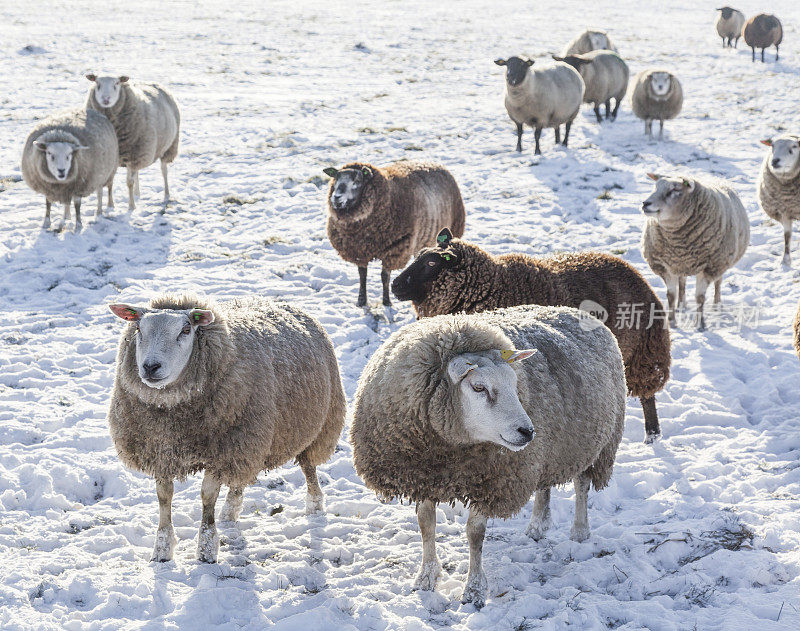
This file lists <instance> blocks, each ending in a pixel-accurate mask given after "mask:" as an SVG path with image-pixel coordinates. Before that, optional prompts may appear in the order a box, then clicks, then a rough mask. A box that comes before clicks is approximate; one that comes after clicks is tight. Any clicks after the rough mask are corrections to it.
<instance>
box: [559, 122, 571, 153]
mask: <svg viewBox="0 0 800 631" xmlns="http://www.w3.org/2000/svg"><path fill="white" fill-rule="evenodd" d="M564 127H565V128H566V131H565V132H564V142H563V143H561V144H563V145H564V146H565V147H566V146H567V143H568V142H569V130H570V129H571V128H572V121H567V124H566V125H564Z"/></svg>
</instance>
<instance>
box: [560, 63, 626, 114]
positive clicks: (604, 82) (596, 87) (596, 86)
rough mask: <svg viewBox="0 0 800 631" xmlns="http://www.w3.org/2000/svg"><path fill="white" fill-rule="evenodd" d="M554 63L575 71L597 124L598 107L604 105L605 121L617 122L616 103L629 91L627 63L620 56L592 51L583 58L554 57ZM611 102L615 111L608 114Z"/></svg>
mask: <svg viewBox="0 0 800 631" xmlns="http://www.w3.org/2000/svg"><path fill="white" fill-rule="evenodd" d="M553 59H555V60H556V61H563V62H564V63H567V64H569V65H570V66H572V67H573V68H575V70H577V71H578V72H579V73H580V75H581V78H582V79H583V83H584V85H585V86H586V89H585V90H584V93H583V102H584V103H591V104H592V105H593V107H594V115H595V116H596V117H597V122H598V123H600V122H602V120H603V119H602V118H600V104H601V103H604V104H605V106H606V118H607V119H608V118H611V120H616V118H617V111H618V110H619V104H620V103H621V102H622V99H623V98H624V97H625V93H626V92H627V91H628V77H629V71H628V64H626V63H625V62H624V61H623V59H622V57H620V56H619V55H618V54H617V53H615V52H612V51H610V50H593V51H592V52H589V53H585V54H582V55H567V56H566V57H556V56H554V57H553ZM612 98H613V99H614V110H613V112H612V111H611V99H612Z"/></svg>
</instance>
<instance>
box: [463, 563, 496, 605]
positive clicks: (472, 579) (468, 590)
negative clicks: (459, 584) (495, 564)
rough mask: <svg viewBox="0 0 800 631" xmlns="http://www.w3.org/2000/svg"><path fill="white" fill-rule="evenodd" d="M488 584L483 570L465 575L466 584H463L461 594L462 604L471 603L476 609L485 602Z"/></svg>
mask: <svg viewBox="0 0 800 631" xmlns="http://www.w3.org/2000/svg"><path fill="white" fill-rule="evenodd" d="M488 589H489V585H488V583H487V581H486V575H485V574H484V573H483V572H480V573H478V574H475V575H473V576H469V577H467V584H466V585H464V593H463V594H462V595H461V602H462V603H463V604H465V605H466V604H468V603H472V604H473V605H475V607H476V608H477V609H480V608H481V607H483V606H484V605H485V604H486V592H487V591H488Z"/></svg>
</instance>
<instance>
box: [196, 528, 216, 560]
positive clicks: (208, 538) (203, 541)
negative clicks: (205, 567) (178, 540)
mask: <svg viewBox="0 0 800 631" xmlns="http://www.w3.org/2000/svg"><path fill="white" fill-rule="evenodd" d="M218 553H219V535H217V528H216V526H206V525H203V526H200V533H199V534H198V535H197V560H198V561H200V562H201V563H216V562H217V555H218Z"/></svg>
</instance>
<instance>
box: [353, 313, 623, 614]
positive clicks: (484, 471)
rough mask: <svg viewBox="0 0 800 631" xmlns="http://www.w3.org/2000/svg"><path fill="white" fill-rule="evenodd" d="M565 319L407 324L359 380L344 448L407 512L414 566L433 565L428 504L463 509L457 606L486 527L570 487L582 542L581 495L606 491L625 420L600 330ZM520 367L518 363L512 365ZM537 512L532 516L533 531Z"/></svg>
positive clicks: (483, 585)
mask: <svg viewBox="0 0 800 631" xmlns="http://www.w3.org/2000/svg"><path fill="white" fill-rule="evenodd" d="M587 317H590V316H586V315H585V314H584V315H583V316H581V312H579V311H576V310H575V309H566V308H550V307H531V306H528V307H517V308H514V309H504V310H501V311H495V312H491V313H481V314H474V315H463V314H462V315H455V316H451V315H448V316H439V317H436V318H426V319H424V320H419V321H417V322H415V323H413V324H409V325H407V326H405V327H403V328H402V329H400V330H399V331H397V332H396V333H394V334H393V335H392V336H391V337H390V338H389V339H388V340H387V341H386V342H385V343H384V344H383V345H382V346H381V348H380V349H378V351H377V352H376V353H375V355H373V356H372V358H371V359H370V361H369V363H368V364H367V367H366V368H365V369H364V372H363V374H362V375H361V379H360V380H359V384H358V390H357V391H356V397H355V403H354V408H353V425H352V430H351V441H352V443H353V460H354V463H355V467H356V472H357V473H358V475H359V476H360V477H361V478H362V479H363V480H364V482H365V483H366V485H367V487H369V488H370V489H372V490H373V491H375V492H376V493H377V494H378V495H379V496H381V497H382V498H387V499H388V498H395V497H397V498H403V499H407V500H410V501H412V502H416V503H417V518H418V520H419V527H420V532H421V534H422V549H423V552H422V565H421V569H420V572H419V575H418V576H417V580H416V584H415V585H416V587H417V588H418V589H423V590H431V589H433V588H434V587H435V583H436V579H437V577H438V576H439V574H440V571H441V566H440V564H439V561H438V559H437V558H436V551H435V538H434V531H435V528H436V504H437V503H438V502H446V503H450V504H452V503H454V502H456V501H458V502H463V503H464V504H465V505H467V506H468V507H469V518H468V519H467V527H466V531H467V539H468V541H469V547H470V562H469V574H468V576H467V581H466V585H465V587H464V594H463V601H464V602H471V603H473V604H475V605H476V606H477V607H481V606H482V605H483V604H484V602H485V599H486V591H487V581H486V576H485V575H484V573H483V569H482V567H481V552H482V547H483V538H484V532H485V529H486V520H487V518H489V517H501V518H507V517H511V516H512V515H514V514H515V513H517V512H518V511H519V510H520V509H521V508H522V507H523V506H524V505H525V504H526V503H527V501H528V499H529V498H530V496H531V494H532V493H533V492H534V491H536V490H541V489H549V488H550V487H552V486H555V485H557V484H563V483H565V482H567V481H569V480H573V481H574V484H575V497H576V508H575V522H574V524H573V527H572V532H571V536H572V538H573V539H575V540H578V541H583V540H585V539H586V538H588V536H589V523H588V517H587V504H586V501H587V496H588V491H589V485H590V482H591V483H592V484H593V485H594V487H595V489H597V490H599V489H602V488H603V487H604V486H606V485H607V484H608V481H609V478H610V477H611V471H612V468H613V464H614V457H615V454H616V451H617V447H618V446H619V442H620V440H621V438H622V431H623V427H624V420H625V378H624V373H623V367H622V358H621V356H620V352H619V348H618V347H617V343H616V341H615V340H614V337H613V336H612V335H611V333H610V331H609V330H608V329H607V328H606V327H604V326H602V325H600V324H599V323H596V324H597V326H594V327H587V326H585V325H584V324H583V323H585V318H587ZM522 359H524V360H525V361H524V362H523V361H519V360H522ZM547 517H548V515H547V514H545V513H543V511H542V510H541V507H539V506H538V503H537V506H535V507H534V513H533V516H532V518H531V527H532V528H534V529H538V528H539V527H540V526H541V522H542V521H543V520H546V519H547Z"/></svg>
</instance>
